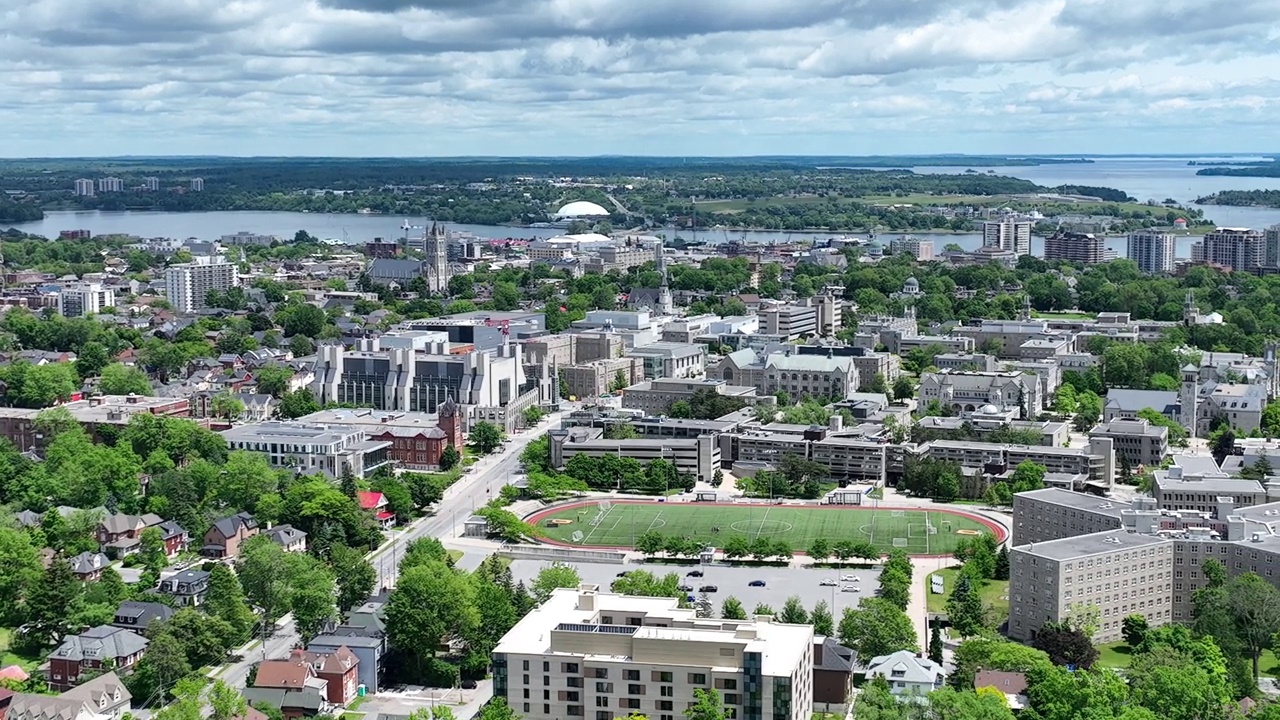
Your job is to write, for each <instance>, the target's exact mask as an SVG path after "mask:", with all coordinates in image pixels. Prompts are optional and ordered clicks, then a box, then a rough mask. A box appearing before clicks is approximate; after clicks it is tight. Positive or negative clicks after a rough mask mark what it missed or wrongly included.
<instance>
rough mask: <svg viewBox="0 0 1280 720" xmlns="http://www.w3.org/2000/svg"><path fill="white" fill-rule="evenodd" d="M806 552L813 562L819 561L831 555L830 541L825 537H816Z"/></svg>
mask: <svg viewBox="0 0 1280 720" xmlns="http://www.w3.org/2000/svg"><path fill="white" fill-rule="evenodd" d="M807 554H808V555H809V557H811V558H813V561H814V562H819V563H820V562H822V561H823V560H826V559H827V558H829V557H831V542H830V541H829V540H827V539H826V538H817V539H815V540H814V541H813V543H812V544H810V545H809V550H808V553H807Z"/></svg>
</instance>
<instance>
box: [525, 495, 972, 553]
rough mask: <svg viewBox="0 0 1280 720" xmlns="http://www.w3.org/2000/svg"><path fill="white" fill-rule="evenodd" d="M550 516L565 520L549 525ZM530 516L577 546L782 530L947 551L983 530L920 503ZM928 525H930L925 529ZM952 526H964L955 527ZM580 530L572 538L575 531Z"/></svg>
mask: <svg viewBox="0 0 1280 720" xmlns="http://www.w3.org/2000/svg"><path fill="white" fill-rule="evenodd" d="M553 519H560V520H571V521H572V522H570V523H569V524H567V525H552V524H550V523H549V522H548V521H550V520H553ZM531 520H532V521H536V522H537V524H538V527H539V529H540V530H542V532H543V533H545V534H546V537H547V539H549V540H556V541H559V542H562V543H565V544H567V545H576V546H580V547H600V546H604V547H631V546H633V545H634V544H635V539H636V538H637V537H639V536H640V535H642V534H644V533H645V532H647V531H649V530H655V531H657V532H659V533H662V534H663V535H680V536H686V537H693V538H697V539H698V540H700V541H703V542H705V543H707V544H708V545H715V546H717V547H723V546H724V544H725V543H726V542H727V541H728V540H729V539H730V538H732V537H734V536H743V537H746V538H747V540H754V539H755V538H756V537H758V536H762V535H763V536H766V537H773V538H782V539H785V540H787V541H789V542H790V543H791V547H792V549H794V550H799V551H803V550H805V549H806V548H808V547H809V545H810V544H811V543H812V542H813V541H814V540H815V539H817V538H826V539H827V540H828V541H830V542H839V541H841V540H868V541H870V542H872V543H874V544H875V545H876V546H877V547H879V548H880V549H881V550H884V551H886V552H887V551H889V550H892V549H893V548H895V547H899V548H902V549H903V550H906V551H907V552H908V553H910V554H912V555H946V554H950V553H951V552H952V551H953V550H954V549H955V546H956V543H957V542H958V541H959V540H961V539H963V538H965V537H972V535H970V534H967V533H972V532H975V531H976V532H988V531H989V530H988V528H987V527H986V526H985V525H983V524H982V523H980V522H978V521H977V520H974V519H971V518H969V517H964V516H961V515H955V514H952V513H947V512H939V511H925V510H891V509H871V508H867V509H857V508H852V507H851V508H839V509H836V508H830V507H812V506H811V507H796V506H780V505H746V504H743V505H714V504H707V503H653V502H641V503H626V502H622V503H617V502H615V503H609V504H608V505H607V507H604V508H602V507H600V506H599V505H598V504H595V503H591V504H587V505H581V504H580V505H574V506H570V507H566V508H563V509H560V510H554V509H553V510H552V511H550V512H546V513H540V514H538V515H536V516H534V518H531ZM930 526H932V527H933V528H934V530H935V531H936V532H932V533H931V532H929V527H930ZM957 531H966V532H964V533H958V532H957ZM576 533H581V536H580V539H575V534H576Z"/></svg>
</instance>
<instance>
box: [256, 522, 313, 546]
mask: <svg viewBox="0 0 1280 720" xmlns="http://www.w3.org/2000/svg"><path fill="white" fill-rule="evenodd" d="M262 534H263V535H266V536H267V537H269V538H271V542H273V543H275V544H277V545H279V546H280V547H282V548H284V551H285V552H299V553H300V552H306V551H307V534H306V533H305V532H303V531H301V530H299V529H298V528H296V527H294V526H292V525H290V524H288V523H285V524H283V525H274V526H273V525H271V524H270V523H267V529H266V530H264V531H263V532H262Z"/></svg>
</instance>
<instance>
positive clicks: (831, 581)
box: [818, 578, 839, 587]
mask: <svg viewBox="0 0 1280 720" xmlns="http://www.w3.org/2000/svg"><path fill="white" fill-rule="evenodd" d="M818 584H819V585H821V586H822V587H835V586H836V585H839V583H837V582H836V581H835V578H823V579H822V582H820V583H818Z"/></svg>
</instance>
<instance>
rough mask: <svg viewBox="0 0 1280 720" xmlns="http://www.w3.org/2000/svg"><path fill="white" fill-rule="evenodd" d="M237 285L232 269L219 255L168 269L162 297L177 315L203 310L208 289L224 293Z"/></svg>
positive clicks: (234, 269)
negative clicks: (178, 313)
mask: <svg viewBox="0 0 1280 720" xmlns="http://www.w3.org/2000/svg"><path fill="white" fill-rule="evenodd" d="M239 284H240V280H239V276H238V275H237V274H236V266H235V265H232V264H231V263H229V262H227V259H226V258H225V257H223V256H221V255H215V256H212V257H197V258H196V261H195V262H190V263H186V264H185V265H173V266H170V267H169V268H168V269H167V270H165V273H164V287H165V295H166V296H167V297H168V299H169V304H171V305H173V309H174V310H176V311H177V312H184V313H189V312H195V311H196V310H200V309H203V308H206V307H208V306H209V305H208V303H207V302H206V298H207V297H208V295H209V291H210V290H217V291H218V292H226V291H228V290H230V289H231V288H233V287H236V286H237V285H239Z"/></svg>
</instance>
